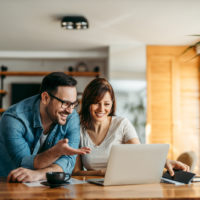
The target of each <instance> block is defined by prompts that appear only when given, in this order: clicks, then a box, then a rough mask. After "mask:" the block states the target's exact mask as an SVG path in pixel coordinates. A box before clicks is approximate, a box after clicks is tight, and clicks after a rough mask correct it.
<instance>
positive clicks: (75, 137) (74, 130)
mask: <svg viewBox="0 0 200 200" xmlns="http://www.w3.org/2000/svg"><path fill="white" fill-rule="evenodd" d="M65 138H67V139H68V140H69V146H70V147H72V148H75V149H78V148H79V143H80V120H79V116H78V114H77V112H74V113H73V114H72V115H71V116H70V118H69V119H68V121H67V126H66V135H65ZM75 162H76V155H73V156H61V157H60V158H59V159H58V160H57V161H56V162H55V164H57V165H59V166H60V167H61V168H62V169H63V171H64V172H66V173H70V174H71V173H72V171H73V169H74V166H75Z"/></svg>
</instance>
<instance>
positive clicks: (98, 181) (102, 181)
mask: <svg viewBox="0 0 200 200" xmlns="http://www.w3.org/2000/svg"><path fill="white" fill-rule="evenodd" d="M95 182H97V183H104V180H103V179H102V180H96V181H95Z"/></svg>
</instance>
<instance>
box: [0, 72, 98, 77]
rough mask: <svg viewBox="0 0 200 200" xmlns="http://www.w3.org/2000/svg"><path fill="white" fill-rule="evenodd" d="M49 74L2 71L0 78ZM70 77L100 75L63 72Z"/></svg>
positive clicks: (44, 73) (45, 73)
mask: <svg viewBox="0 0 200 200" xmlns="http://www.w3.org/2000/svg"><path fill="white" fill-rule="evenodd" d="M49 73H51V72H29V71H27V72H25V71H23V72H16V71H15V72H13V71H9V72H8V71H3V72H0V76H45V75H47V74H49ZM64 73H65V74H67V75H70V76H89V77H96V76H99V75H100V72H64Z"/></svg>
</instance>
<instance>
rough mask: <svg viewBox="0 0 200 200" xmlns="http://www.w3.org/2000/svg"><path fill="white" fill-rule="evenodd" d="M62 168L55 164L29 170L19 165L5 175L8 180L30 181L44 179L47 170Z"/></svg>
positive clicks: (59, 170) (52, 170)
mask: <svg viewBox="0 0 200 200" xmlns="http://www.w3.org/2000/svg"><path fill="white" fill-rule="evenodd" d="M62 171H63V170H62V168H61V167H60V166H58V165H56V164H52V165H51V166H49V167H47V168H44V169H39V170H31V169H27V168H23V167H19V168H17V169H14V170H12V171H11V172H10V174H9V175H8V177H7V181H8V182H32V181H39V180H45V179H46V173H47V172H62Z"/></svg>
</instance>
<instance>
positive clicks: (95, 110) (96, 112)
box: [90, 92, 112, 122]
mask: <svg viewBox="0 0 200 200" xmlns="http://www.w3.org/2000/svg"><path fill="white" fill-rule="evenodd" d="M111 109H112V99H111V96H110V93H109V92H106V93H105V95H104V97H103V98H102V100H101V101H99V102H98V103H95V104H91V105H90V115H91V117H92V119H93V120H94V121H96V122H102V121H104V120H105V119H107V117H108V115H109V114H110V112H111Z"/></svg>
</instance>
